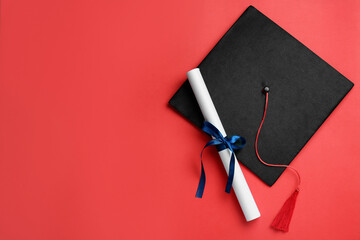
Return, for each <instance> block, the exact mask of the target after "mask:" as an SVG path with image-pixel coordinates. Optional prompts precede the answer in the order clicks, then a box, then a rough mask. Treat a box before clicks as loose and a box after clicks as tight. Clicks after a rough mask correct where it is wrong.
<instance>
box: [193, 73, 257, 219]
mask: <svg viewBox="0 0 360 240" xmlns="http://www.w3.org/2000/svg"><path fill="white" fill-rule="evenodd" d="M187 77H188V80H189V82H190V85H191V88H192V90H193V92H194V95H195V97H196V100H197V102H198V104H199V107H200V109H201V112H202V114H203V116H204V118H205V120H206V121H208V122H210V123H211V124H212V125H214V126H215V127H216V128H217V129H219V131H220V132H221V134H222V135H223V136H224V137H225V136H227V135H226V133H225V129H224V127H223V125H222V123H221V121H220V118H219V115H218V114H217V112H216V109H215V106H214V103H213V101H212V100H211V97H210V94H209V92H208V90H207V87H206V85H205V82H204V79H203V78H202V76H201V73H200V69H199V68H195V69H193V70H191V71H189V72H188V73H187ZM219 155H220V158H221V160H222V162H223V165H224V167H225V170H226V173H227V174H228V175H229V163H230V157H231V151H230V150H229V149H224V150H222V151H220V152H219ZM232 187H233V189H234V192H235V195H236V197H237V199H238V201H239V203H240V206H241V209H242V211H243V213H244V216H245V218H246V221H251V220H254V219H256V218H258V217H260V212H259V209H258V208H257V206H256V203H255V200H254V198H253V196H252V194H251V191H250V189H249V186H248V185H247V183H246V180H245V177H244V174H243V173H242V171H241V168H240V165H239V163H238V161H237V159H236V156H235V173H234V180H233V184H232Z"/></svg>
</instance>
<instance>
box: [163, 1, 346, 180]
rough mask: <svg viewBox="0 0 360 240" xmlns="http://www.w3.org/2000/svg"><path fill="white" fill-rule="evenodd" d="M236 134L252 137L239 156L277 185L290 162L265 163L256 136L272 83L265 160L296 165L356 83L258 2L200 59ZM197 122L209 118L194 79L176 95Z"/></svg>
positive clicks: (263, 136) (175, 102) (262, 139)
mask: <svg viewBox="0 0 360 240" xmlns="http://www.w3.org/2000/svg"><path fill="white" fill-rule="evenodd" d="M198 67H199V68H200V70H201V73H202V76H203V78H204V81H205V83H206V85H207V88H208V90H209V93H210V95H211V98H212V100H213V102H214V105H215V107H216V109H217V112H218V114H219V116H220V119H221V121H222V123H223V126H224V128H225V130H226V132H227V134H228V135H229V136H231V135H240V136H243V137H245V138H246V140H247V146H245V148H243V149H242V150H240V151H237V152H236V156H237V158H238V160H239V161H240V162H241V163H243V164H244V165H245V166H246V167H247V168H249V169H250V170H251V171H252V172H253V173H254V174H256V175H257V176H258V177H259V178H260V179H261V180H263V181H264V182H265V183H266V184H268V185H269V186H272V185H273V184H274V183H275V182H276V181H277V179H278V178H279V177H280V175H281V174H282V173H283V171H284V170H285V168H274V167H269V166H265V165H263V164H262V163H261V162H260V161H259V160H258V159H257V156H256V152H255V147H254V144H255V138H256V134H257V130H258V128H259V125H260V122H261V120H262V115H263V112H264V107H265V100H264V99H265V98H264V93H263V91H262V90H263V88H264V87H265V86H268V87H270V92H269V102H268V106H267V114H266V120H265V122H264V124H263V126H262V129H261V133H260V136H259V142H258V150H259V154H260V155H261V156H262V158H263V160H264V161H265V162H267V163H272V164H283V165H288V164H290V163H291V161H292V160H293V159H294V158H295V157H296V155H297V154H298V153H299V152H300V150H301V149H302V148H303V147H304V145H305V144H306V143H307V142H308V141H309V139H310V138H311V137H312V136H313V134H314V133H315V132H316V131H317V129H318V128H319V127H320V126H321V124H322V123H323V122H324V121H325V120H326V118H327V117H328V116H329V115H330V113H331V112H332V111H333V110H334V108H335V107H336V106H337V105H338V104H339V103H340V101H341V100H342V99H343V98H344V97H345V95H346V94H347V93H348V92H349V91H350V89H351V88H352V87H353V83H352V82H350V81H349V80H348V79H346V78H345V77H344V76H343V75H341V74H340V73H339V72H338V71H336V70H335V69H334V68H333V67H331V66H330V65H329V64H327V63H326V62H325V61H324V60H322V59H321V58H320V57H318V56H317V55H316V54H315V53H313V52H312V51H311V50H309V49H308V48H307V47H306V46H304V45H303V44H302V43H300V42H299V41H298V40H296V39H295V38H294V37H293V36H291V35H290V34H289V33H287V32H286V31H285V30H283V29H282V28H281V27H279V26H278V25H277V24H276V23H274V22H273V21H271V20H270V19H269V18H267V17H266V16H265V15H263V14H262V13H261V12H259V11H258V10H257V9H255V8H254V7H252V6H250V7H248V8H247V10H246V11H245V12H244V13H243V14H242V15H241V16H240V18H239V19H238V20H237V21H236V22H235V24H234V25H233V26H232V27H231V28H230V29H229V30H228V31H227V32H226V33H225V35H224V36H223V37H222V38H221V39H220V41H219V42H218V43H217V44H216V46H215V47H214V48H213V49H212V50H211V51H210V53H209V54H208V55H207V56H206V57H205V59H204V60H203V61H202V62H201V63H200V65H199V66H198ZM169 103H170V105H171V106H172V107H173V108H175V109H176V110H177V111H178V112H179V113H181V114H182V115H183V116H184V117H186V118H187V119H188V120H190V121H191V122H192V123H194V124H195V125H196V126H197V127H200V128H201V126H202V124H203V122H204V118H203V116H202V114H201V111H200V108H199V106H198V104H197V101H196V99H195V96H194V94H193V92H192V89H191V87H190V84H189V82H188V81H185V83H184V84H183V85H182V86H181V87H180V89H179V90H178V91H177V92H176V93H175V95H174V96H173V97H172V98H171V100H170V101H169Z"/></svg>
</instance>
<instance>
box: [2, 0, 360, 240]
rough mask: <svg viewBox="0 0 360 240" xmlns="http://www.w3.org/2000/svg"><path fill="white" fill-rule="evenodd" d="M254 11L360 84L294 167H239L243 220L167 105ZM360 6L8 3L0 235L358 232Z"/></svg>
mask: <svg viewBox="0 0 360 240" xmlns="http://www.w3.org/2000/svg"><path fill="white" fill-rule="evenodd" d="M250 4H252V5H254V6H255V7H256V8H258V9H259V10H260V11H262V12H263V13H264V14H266V15H267V16H268V17H269V18H271V19H272V20H273V21H275V22H276V23H278V24H279V25H280V26H281V27H283V28H284V29H285V30H287V31H288V32H289V33H290V34H292V35H293V36H295V37H296V38H297V39H299V40H300V41H301V42H302V43H304V44H305V45H306V46H308V47H309V48H310V49H312V50H313V51H314V52H315V53H316V54H318V55H319V56H321V57H322V58H323V59H324V60H326V61H327V62H328V63H329V64H330V65H332V66H333V67H335V68H336V69H337V70H338V71H340V72H341V73H342V74H343V75H345V76H346V77H347V78H349V79H350V80H351V81H352V82H354V83H355V87H354V88H353V89H352V91H351V92H350V93H349V95H347V97H346V98H345V99H344V100H343V101H342V102H341V104H340V105H339V107H338V108H337V109H336V110H335V111H334V112H333V113H332V114H331V116H330V117H329V118H328V119H327V120H326V122H325V124H324V125H323V126H322V127H321V128H320V129H319V131H318V132H317V133H316V134H315V135H314V137H313V138H312V139H311V140H310V142H309V143H308V144H307V145H306V146H305V148H304V149H303V150H302V151H301V153H300V154H299V155H298V157H297V158H296V159H295V161H294V162H293V163H292V166H294V167H296V168H297V169H298V170H299V171H300V172H301V175H302V179H303V183H302V192H300V194H299V198H298V202H297V205H296V209H295V213H294V216H293V220H292V223H291V226H290V232H289V233H282V232H275V231H273V230H272V229H271V228H270V227H269V226H270V224H271V221H272V220H273V218H274V216H275V215H276V213H277V212H278V210H279V209H280V207H281V206H282V204H283V203H284V201H285V199H286V198H287V197H288V196H289V195H290V194H291V192H292V190H293V188H294V185H295V184H296V179H295V178H294V176H293V175H292V173H291V172H288V171H286V172H285V173H284V174H283V175H282V176H281V177H280V179H279V181H278V182H277V183H276V184H275V185H274V186H273V187H271V188H269V187H268V186H266V185H265V184H264V183H263V182H261V181H260V180H259V179H258V178H257V177H256V176H255V175H254V174H252V173H251V172H250V171H248V170H247V169H246V168H245V167H243V171H244V174H245V176H246V178H247V181H248V184H249V186H250V188H251V190H252V192H253V195H254V197H255V199H256V201H257V204H258V206H259V209H260V211H261V213H262V217H261V218H259V219H257V220H255V221H253V222H249V223H246V222H245V220H244V217H243V215H242V213H241V210H240V207H239V205H238V202H237V200H236V197H235V195H234V194H233V193H232V194H231V195H228V194H225V193H224V186H225V183H226V174H225V171H224V170H223V167H222V164H221V162H220V161H219V158H218V156H217V154H216V151H215V150H209V152H207V153H206V156H205V164H206V171H207V175H208V177H207V186H206V191H205V195H204V198H203V199H202V200H200V199H196V198H195V197H194V194H195V191H196V187H197V183H198V179H199V174H200V159H199V153H200V151H201V149H202V147H203V145H204V143H205V142H206V141H207V140H208V138H207V137H206V136H205V135H204V134H202V133H201V132H200V131H199V130H198V129H196V128H195V127H194V126H192V125H191V124H189V123H188V122H187V121H186V120H185V119H183V118H182V117H180V116H179V115H178V114H177V113H176V112H175V111H173V110H172V109H171V108H169V106H168V104H167V102H168V100H169V99H170V97H171V96H172V95H173V94H174V92H175V91H176V89H177V88H178V87H179V86H180V85H181V84H182V83H183V81H184V80H185V78H186V75H185V74H186V72H187V71H188V70H190V69H191V68H194V67H195V66H197V65H198V64H199V63H200V61H201V60H202V59H203V58H204V57H205V56H206V54H207V53H208V52H209V51H210V49H211V48H212V47H213V46H214V45H215V44H216V42H217V41H218V40H219V39H220V37H221V36H222V35H223V34H224V33H225V32H226V30H227V29H228V28H229V27H230V26H231V25H232V24H233V23H234V22H235V20H236V19H237V18H238V17H239V16H240V15H241V14H242V12H243V11H244V10H245V9H246V8H247V7H248V6H249V5H250ZM359 11H360V1H357V0H353V1H351V0H346V1H344V0H339V1H333V0H301V1H288V0H274V1H269V0H258V1H249V0H247V1H245V0H243V1H238V0H231V1H220V0H218V1H214V0H181V1H180V0H179V1H168V0H151V1H148V0H136V1H134V0H121V1H118V0H98V1H94V0H66V1H48V0H32V1H27V0H1V33H0V34H1V36H0V41H1V42H0V51H1V53H0V114H1V115H0V196H1V197H0V239H6V240H11V239H27V240H30V239H37V240H41V239H54V240H55V239H87V240H91V239H261V240H263V239H315V238H316V239H360V229H359V225H360V217H359V214H360V204H359V202H360V190H359V185H360V174H359V169H360V161H359V155H360V148H359V139H358V138H359V136H360V128H359V122H360V121H359V117H360V109H359V104H360V94H359V93H360V89H359V84H360V70H359V64H360V14H359Z"/></svg>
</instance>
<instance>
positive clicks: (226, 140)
mask: <svg viewBox="0 0 360 240" xmlns="http://www.w3.org/2000/svg"><path fill="white" fill-rule="evenodd" d="M202 130H203V131H204V132H206V133H207V134H209V135H210V136H212V137H213V139H212V140H210V141H209V142H208V143H206V145H205V147H204V148H203V150H202V151H201V154H200V157H201V176H200V181H199V186H198V188H197V191H196V195H195V196H196V197H197V198H202V195H203V193H204V188H205V182H206V177H205V170H204V165H203V160H202V156H203V152H204V150H205V148H207V147H209V146H214V145H215V146H216V147H217V150H218V151H219V152H220V151H222V150H224V149H226V148H228V149H229V150H230V151H231V158H230V164H229V176H228V180H227V183H226V188H225V192H227V193H230V191H231V187H232V183H233V180H234V173H235V153H234V149H235V150H237V149H241V148H243V147H244V146H245V144H246V140H245V138H244V137H241V136H236V135H234V136H231V137H224V136H223V135H222V134H221V132H220V131H219V129H217V128H216V127H215V126H214V125H212V124H211V123H209V122H207V121H204V125H203V127H202ZM237 141H241V145H235V143H236V142H237Z"/></svg>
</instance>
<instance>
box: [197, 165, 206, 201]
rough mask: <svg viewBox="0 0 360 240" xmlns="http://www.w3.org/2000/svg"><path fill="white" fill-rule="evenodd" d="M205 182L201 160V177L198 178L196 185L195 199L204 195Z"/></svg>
mask: <svg viewBox="0 0 360 240" xmlns="http://www.w3.org/2000/svg"><path fill="white" fill-rule="evenodd" d="M205 182H206V177H205V170H204V165H203V162H202V160H201V176H200V180H199V185H198V188H197V191H196V195H195V197H197V198H202V195H203V193H204V188H205Z"/></svg>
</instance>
